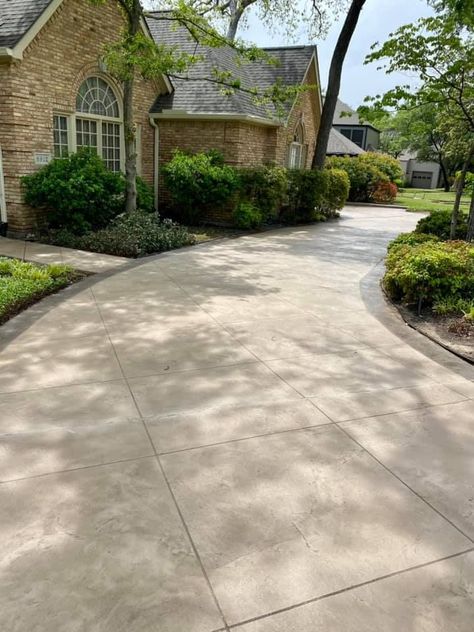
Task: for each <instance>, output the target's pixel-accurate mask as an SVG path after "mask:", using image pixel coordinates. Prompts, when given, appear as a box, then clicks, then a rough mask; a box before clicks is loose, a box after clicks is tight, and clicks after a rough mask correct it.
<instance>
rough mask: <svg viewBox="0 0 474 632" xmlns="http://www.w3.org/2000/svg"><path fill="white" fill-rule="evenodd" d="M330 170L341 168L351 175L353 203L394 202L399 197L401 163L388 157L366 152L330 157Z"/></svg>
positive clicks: (350, 193) (350, 195)
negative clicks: (354, 155) (353, 155)
mask: <svg viewBox="0 0 474 632" xmlns="http://www.w3.org/2000/svg"><path fill="white" fill-rule="evenodd" d="M326 167H328V168H329V169H334V168H335V169H342V170H344V171H345V172H346V173H347V175H348V176H349V181H350V189H349V198H348V199H349V200H350V201H351V202H376V203H383V204H387V203H391V202H393V201H394V200H395V197H396V195H397V186H396V185H397V183H399V184H401V182H402V179H403V172H402V170H401V167H400V165H399V164H398V161H397V160H395V158H392V157H391V156H387V155H386V154H378V153H375V152H366V153H364V154H360V155H359V156H356V157H355V158H350V157H349V156H331V157H330V158H328V159H327V160H326Z"/></svg>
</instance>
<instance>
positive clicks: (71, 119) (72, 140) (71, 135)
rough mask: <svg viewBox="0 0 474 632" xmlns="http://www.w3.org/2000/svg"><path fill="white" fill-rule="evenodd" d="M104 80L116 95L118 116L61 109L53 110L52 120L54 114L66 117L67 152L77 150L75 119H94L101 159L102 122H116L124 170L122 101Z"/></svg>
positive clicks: (121, 168)
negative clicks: (67, 111)
mask: <svg viewBox="0 0 474 632" xmlns="http://www.w3.org/2000/svg"><path fill="white" fill-rule="evenodd" d="M94 76H100V75H94ZM104 81H107V83H108V85H109V86H110V87H111V89H112V90H113V92H114V94H115V96H116V97H117V103H118V108H119V114H120V116H119V117H118V118H117V117H111V116H102V115H98V114H89V113H87V112H74V113H73V114H71V113H70V112H69V113H66V112H64V111H61V110H54V111H53V120H54V116H64V117H66V118H67V128H68V129H67V131H68V143H69V153H76V152H77V133H76V132H77V130H76V121H77V119H82V120H85V121H96V122H97V155H98V156H100V158H102V159H103V156H102V123H116V124H117V125H119V127H120V171H122V172H124V171H125V134H124V129H123V120H122V114H123V110H122V102H121V99H120V97H119V95H117V91H116V89H115V87H114V86H113V85H112V84H111V83H110V82H109V81H108V80H107V79H104ZM51 131H53V126H52V127H51ZM140 150H141V147H140ZM137 153H138V151H137ZM140 153H141V151H140ZM53 154H54V135H53ZM137 164H138V162H137Z"/></svg>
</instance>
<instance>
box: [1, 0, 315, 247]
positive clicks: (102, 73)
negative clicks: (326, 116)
mask: <svg viewBox="0 0 474 632" xmlns="http://www.w3.org/2000/svg"><path fill="white" fill-rule="evenodd" d="M154 15H155V16H156V17H159V16H160V15H165V14H154ZM122 20H123V18H122V15H121V13H120V11H119V9H118V8H117V5H116V3H115V2H114V1H113V0H109V1H107V2H105V3H104V4H100V5H93V4H91V3H90V2H89V0H2V3H1V6H0V210H1V220H2V222H4V223H6V222H8V230H9V232H10V233H11V234H18V235H19V234H24V233H25V232H27V231H28V230H29V229H31V228H33V227H34V226H35V225H36V223H37V214H36V212H35V211H34V210H33V209H31V208H28V207H27V206H26V205H25V204H24V203H23V201H22V194H21V183H20V178H21V176H22V175H26V174H29V173H32V172H34V171H35V170H36V169H38V168H40V167H41V166H42V165H44V164H46V163H47V162H48V161H49V160H51V158H53V157H61V156H64V155H66V154H67V153H68V152H71V151H75V150H76V149H77V148H79V147H82V146H92V147H95V148H96V149H97V152H98V153H99V155H101V156H102V158H103V159H104V160H105V162H106V164H107V166H108V167H109V168H110V169H112V170H114V171H119V170H121V169H123V166H124V151H123V144H124V143H123V130H122V122H121V116H122V103H121V87H120V85H119V84H118V83H117V82H116V81H115V80H114V78H113V77H111V76H110V75H109V74H108V73H107V68H106V67H105V64H104V63H103V62H102V60H101V55H102V52H103V49H104V45H106V44H107V43H110V42H113V41H116V40H117V38H118V37H119V34H120V31H121V28H122ZM142 26H143V29H144V31H145V32H146V33H147V35H149V36H150V37H153V38H154V39H155V40H156V41H157V42H159V43H165V44H171V45H173V46H177V47H179V48H181V49H183V50H190V47H192V51H193V52H197V54H200V55H201V56H202V61H200V62H199V63H198V64H196V65H195V66H193V67H192V69H190V70H189V72H188V74H187V75H186V78H176V77H166V76H161V77H159V78H157V79H156V80H154V81H145V80H143V79H141V78H140V79H139V80H137V86H136V91H135V99H134V111H135V123H136V126H137V155H138V159H137V162H138V165H137V166H138V172H139V174H140V175H141V176H142V177H143V178H144V179H145V180H146V181H147V182H148V183H149V184H150V185H151V186H153V187H154V190H155V196H156V201H157V204H158V203H159V199H160V196H161V195H162V191H161V189H162V187H161V186H160V185H159V169H160V164H163V163H164V162H166V161H167V160H169V158H170V157H171V155H172V153H173V151H174V149H176V148H182V149H184V150H189V151H200V150H209V149H213V148H215V149H218V150H220V151H222V153H223V154H224V156H225V159H226V161H227V162H228V163H230V164H234V165H238V166H240V165H249V164H253V165H255V164H265V163H275V164H280V165H288V166H291V167H309V165H310V162H311V158H312V153H313V151H314V146H315V140H316V134H317V129H318V125H319V120H320V115H321V94H320V87H319V86H320V82H319V75H318V62H317V55H316V49H315V48H314V47H311V46H301V47H290V48H278V49H269V51H268V52H269V53H270V54H271V55H272V57H276V59H277V60H278V62H277V64H276V65H275V64H273V63H272V64H270V63H268V62H265V63H264V62H262V61H259V62H253V63H251V64H245V65H243V66H238V65H237V63H236V61H235V59H234V53H233V52H232V50H231V49H227V48H219V49H215V50H211V49H205V48H203V47H197V50H196V45H195V43H194V42H191V41H190V40H189V38H188V35H187V33H186V32H185V31H183V29H179V28H178V29H175V28H172V27H171V25H170V21H169V20H156V19H152V18H150V19H149V20H148V23H147V24H145V23H143V25H142ZM214 66H217V67H219V68H225V69H230V70H231V71H234V72H235V73H236V74H238V76H240V78H241V81H242V86H245V87H247V88H250V87H254V86H255V87H257V88H259V89H265V88H267V87H269V86H271V85H272V84H274V83H275V81H280V82H281V83H283V84H285V85H300V84H308V85H309V86H311V88H310V89H308V90H305V91H303V92H300V93H299V94H298V95H297V96H296V97H295V99H294V102H293V103H290V104H288V105H287V107H286V108H284V111H283V112H276V111H275V110H272V109H271V108H269V107H268V106H266V107H264V106H262V105H257V104H256V103H255V102H254V101H253V100H252V98H251V97H250V95H249V94H248V93H247V92H240V91H238V92H235V93H234V94H233V95H230V96H229V95H223V94H222V90H221V88H220V87H219V86H217V85H216V84H213V83H212V82H210V81H209V80H208V79H209V77H210V76H211V73H212V68H213V67H214Z"/></svg>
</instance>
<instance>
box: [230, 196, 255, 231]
mask: <svg viewBox="0 0 474 632" xmlns="http://www.w3.org/2000/svg"><path fill="white" fill-rule="evenodd" d="M232 217H233V220H234V224H235V225H236V226H237V227H238V228H243V229H249V228H258V227H259V226H261V225H262V223H263V216H262V212H261V211H260V209H258V208H257V207H256V206H255V205H254V204H252V202H240V204H239V205H238V206H237V208H236V209H235V210H234V212H233V215H232Z"/></svg>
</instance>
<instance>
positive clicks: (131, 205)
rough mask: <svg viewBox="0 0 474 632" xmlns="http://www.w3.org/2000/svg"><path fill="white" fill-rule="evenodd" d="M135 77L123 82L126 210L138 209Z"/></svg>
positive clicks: (129, 211) (130, 211)
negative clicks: (134, 105)
mask: <svg viewBox="0 0 474 632" xmlns="http://www.w3.org/2000/svg"><path fill="white" fill-rule="evenodd" d="M133 84H134V79H127V80H126V81H124V82H123V126H124V136H125V211H126V212H127V213H132V212H133V211H136V210H137V154H136V151H135V125H134V123H133V88H134V85H133Z"/></svg>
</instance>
